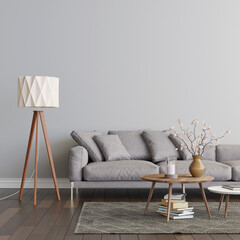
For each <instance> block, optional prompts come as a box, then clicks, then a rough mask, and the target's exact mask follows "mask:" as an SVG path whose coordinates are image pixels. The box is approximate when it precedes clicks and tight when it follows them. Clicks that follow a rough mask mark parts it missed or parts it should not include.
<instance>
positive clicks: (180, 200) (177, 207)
mask: <svg viewBox="0 0 240 240" xmlns="http://www.w3.org/2000/svg"><path fill="white" fill-rule="evenodd" d="M167 206H168V195H165V196H164V199H162V200H161V204H160V205H159V206H158V209H157V212H158V213H160V214H161V215H164V216H167ZM193 217H194V211H193V207H189V206H188V202H187V201H186V194H173V195H172V197H171V204H170V218H171V219H189V218H193Z"/></svg>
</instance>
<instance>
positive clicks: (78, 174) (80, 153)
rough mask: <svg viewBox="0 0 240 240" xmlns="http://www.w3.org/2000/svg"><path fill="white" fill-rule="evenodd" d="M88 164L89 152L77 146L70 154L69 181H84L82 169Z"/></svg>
mask: <svg viewBox="0 0 240 240" xmlns="http://www.w3.org/2000/svg"><path fill="white" fill-rule="evenodd" d="M87 164H88V152H87V150H86V149H85V148H84V147H81V146H76V147H73V148H71V149H70V153H69V180H70V181H71V182H74V181H82V169H83V167H85V166H86V165H87Z"/></svg>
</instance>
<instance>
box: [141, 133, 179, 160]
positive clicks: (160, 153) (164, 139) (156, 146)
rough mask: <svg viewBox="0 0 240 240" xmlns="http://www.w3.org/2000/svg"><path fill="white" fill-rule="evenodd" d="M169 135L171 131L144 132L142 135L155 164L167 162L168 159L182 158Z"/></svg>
mask: <svg viewBox="0 0 240 240" xmlns="http://www.w3.org/2000/svg"><path fill="white" fill-rule="evenodd" d="M169 134H170V132H169V131H165V132H162V131H144V132H143V133H142V136H143V138H144V140H145V142H146V144H147V146H148V149H149V151H150V154H151V156H152V161H153V162H154V163H157V162H161V161H165V160H166V159H167V158H168V157H176V158H178V159H179V158H180V154H179V153H178V151H177V149H176V147H175V146H174V144H173V143H172V141H171V140H170V139H169V137H168V136H169Z"/></svg>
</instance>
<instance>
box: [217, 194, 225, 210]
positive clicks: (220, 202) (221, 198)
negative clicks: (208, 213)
mask: <svg viewBox="0 0 240 240" xmlns="http://www.w3.org/2000/svg"><path fill="white" fill-rule="evenodd" d="M223 199H224V194H221V197H220V201H219V206H218V211H220V209H221V205H222V202H223Z"/></svg>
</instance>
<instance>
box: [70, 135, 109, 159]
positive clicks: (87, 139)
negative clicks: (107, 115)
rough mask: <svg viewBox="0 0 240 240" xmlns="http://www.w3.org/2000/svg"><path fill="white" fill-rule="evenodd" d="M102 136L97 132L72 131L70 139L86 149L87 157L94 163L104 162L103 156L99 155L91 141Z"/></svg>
mask: <svg viewBox="0 0 240 240" xmlns="http://www.w3.org/2000/svg"><path fill="white" fill-rule="evenodd" d="M95 135H102V133H100V132H97V131H92V132H87V131H86V132H85V131H72V133H71V136H72V138H73V139H74V140H75V141H76V142H77V143H78V144H79V145H80V146H82V147H84V148H86V149H87V151H88V154H89V157H90V158H91V160H92V161H94V162H101V161H103V160H104V157H103V154H102V153H101V151H100V149H99V147H98V146H97V144H96V143H95V141H94V140H93V136H95Z"/></svg>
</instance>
